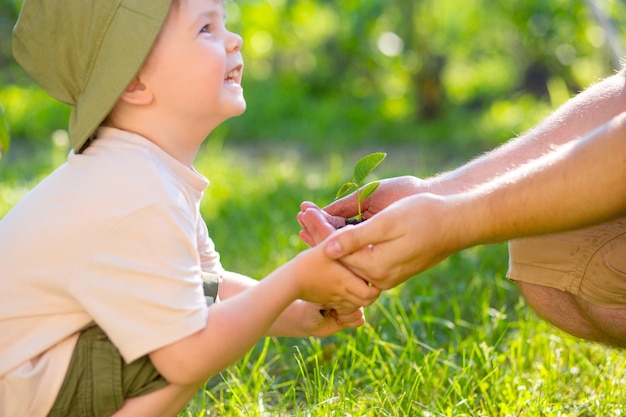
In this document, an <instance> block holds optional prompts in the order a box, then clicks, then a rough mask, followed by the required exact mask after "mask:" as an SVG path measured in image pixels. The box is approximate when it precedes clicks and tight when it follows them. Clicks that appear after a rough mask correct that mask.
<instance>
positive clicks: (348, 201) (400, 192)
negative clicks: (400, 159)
mask: <svg viewBox="0 0 626 417" xmlns="http://www.w3.org/2000/svg"><path fill="white" fill-rule="evenodd" d="M429 187H430V183H429V182H428V181H425V180H422V179H420V178H417V177H412V176H409V175H406V176H402V177H395V178H387V179H383V180H381V181H380V182H379V186H378V188H376V191H374V193H373V194H372V195H370V196H369V197H367V198H365V199H364V200H363V201H361V210H362V211H363V218H365V219H369V218H370V217H372V216H373V215H374V214H376V213H378V212H380V211H381V210H382V209H384V208H385V207H387V206H388V205H389V204H392V203H393V202H395V201H397V200H399V199H401V198H403V197H406V196H409V195H413V194H417V193H419V192H424V191H426V190H428V188H429ZM308 209H313V211H312V212H309V214H305V213H306V212H307V210H308ZM357 210H358V209H357V195H356V192H354V193H352V194H350V195H347V196H346V197H343V198H341V199H339V200H336V201H334V202H333V203H331V204H329V205H328V206H326V207H325V208H324V210H323V211H322V212H321V213H319V208H318V206H317V205H315V204H314V203H311V202H309V201H305V202H303V203H302V204H301V205H300V212H299V213H298V215H297V218H298V222H299V223H300V225H301V226H302V230H301V231H300V239H302V241H303V242H304V243H306V244H307V245H309V246H315V245H317V244H318V243H319V242H321V241H322V240H324V239H325V238H326V237H327V236H328V235H330V233H332V232H333V231H334V230H335V229H338V228H340V227H343V226H345V224H346V219H349V218H350V217H354V216H356V215H357V214H358V213H357ZM312 213H313V214H312ZM319 215H321V216H322V217H323V219H322V218H311V219H308V220H307V219H305V217H306V216H315V217H317V216H319ZM305 224H309V227H305Z"/></svg>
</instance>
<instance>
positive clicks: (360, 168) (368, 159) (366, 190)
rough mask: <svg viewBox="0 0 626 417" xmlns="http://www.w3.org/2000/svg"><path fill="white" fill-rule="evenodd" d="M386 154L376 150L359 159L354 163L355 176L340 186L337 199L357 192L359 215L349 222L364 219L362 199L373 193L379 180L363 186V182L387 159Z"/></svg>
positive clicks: (358, 221) (357, 221)
mask: <svg viewBox="0 0 626 417" xmlns="http://www.w3.org/2000/svg"><path fill="white" fill-rule="evenodd" d="M386 156H387V154H386V153H384V152H375V153H371V154H369V155H366V156H364V157H363V158H361V159H359V160H358V161H357V163H356V164H355V165H354V177H353V178H352V181H350V182H347V183H345V184H343V185H342V186H341V188H339V191H337V195H336V196H335V199H337V198H341V197H343V196H346V195H348V194H350V193H351V192H353V191H356V193H357V194H356V196H357V197H356V201H357V215H356V216H355V217H353V218H352V219H349V220H353V221H352V222H350V221H348V223H360V222H362V221H363V212H362V211H361V201H363V200H364V199H365V198H366V197H367V196H369V195H370V194H372V193H373V192H374V191H375V190H376V188H378V185H379V182H378V181H373V182H370V183H369V184H367V185H365V186H363V182H364V181H365V178H367V176H368V175H369V174H371V173H372V171H373V170H374V169H375V168H376V167H377V166H378V165H379V164H380V163H381V162H382V161H383V159H385V157H386Z"/></svg>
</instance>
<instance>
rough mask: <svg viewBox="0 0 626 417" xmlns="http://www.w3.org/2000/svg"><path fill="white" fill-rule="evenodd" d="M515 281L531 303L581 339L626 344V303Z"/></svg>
mask: <svg viewBox="0 0 626 417" xmlns="http://www.w3.org/2000/svg"><path fill="white" fill-rule="evenodd" d="M516 284H517V286H518V288H519V289H520V292H521V293H522V295H523V296H524V298H525V300H526V302H527V303H528V305H529V306H530V307H531V308H532V309H533V310H535V311H536V312H537V314H538V315H539V316H540V317H541V318H543V319H544V320H546V321H548V322H550V323H551V324H553V325H554V326H556V327H558V328H559V329H561V330H563V331H565V332H567V333H569V334H571V335H573V336H576V337H579V338H581V339H585V340H589V341H592V342H599V343H603V344H606V345H609V346H613V347H620V348H626V306H624V308H604V307H599V306H596V305H594V304H592V303H590V302H588V301H586V300H583V299H582V298H580V297H576V296H574V295H572V294H568V293H567V292H565V291H561V290H558V289H555V288H550V287H545V286H542V285H537V284H530V283H527V282H516Z"/></svg>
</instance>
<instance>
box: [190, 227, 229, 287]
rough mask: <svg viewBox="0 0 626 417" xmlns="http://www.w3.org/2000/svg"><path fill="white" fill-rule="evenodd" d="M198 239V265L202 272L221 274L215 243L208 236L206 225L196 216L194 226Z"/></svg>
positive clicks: (222, 269) (221, 268) (220, 264)
mask: <svg viewBox="0 0 626 417" xmlns="http://www.w3.org/2000/svg"><path fill="white" fill-rule="evenodd" d="M196 232H197V239H198V253H199V254H200V264H201V265H202V270H203V271H205V272H209V273H211V274H217V275H220V274H223V273H224V268H223V267H222V263H221V262H220V254H219V252H217V250H216V249H215V243H214V242H213V240H212V239H211V237H210V236H209V231H208V229H207V225H206V223H205V222H204V219H202V217H201V216H198V221H197V224H196Z"/></svg>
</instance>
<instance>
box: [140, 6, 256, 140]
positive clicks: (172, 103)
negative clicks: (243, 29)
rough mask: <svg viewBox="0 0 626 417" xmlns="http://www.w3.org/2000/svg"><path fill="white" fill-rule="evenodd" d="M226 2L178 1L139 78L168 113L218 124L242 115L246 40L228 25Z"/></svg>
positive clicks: (244, 104) (183, 118) (203, 122)
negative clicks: (230, 30) (229, 29)
mask: <svg viewBox="0 0 626 417" xmlns="http://www.w3.org/2000/svg"><path fill="white" fill-rule="evenodd" d="M224 20H225V14H224V9H223V2H222V1H219V0H174V3H173V5H172V8H171V10H170V13H169V15H168V18H167V19H166V21H165V24H164V26H163V28H162V30H161V33H160V34H159V38H158V39H157V41H156V43H155V45H154V47H153V49H152V51H151V53H150V56H149V57H148V59H147V61H146V63H145V64H144V67H143V68H142V70H141V71H140V73H139V78H140V79H141V80H142V81H143V82H144V83H146V84H147V85H148V86H149V88H151V89H152V90H153V92H154V94H155V100H156V101H158V102H159V103H160V105H162V106H165V108H166V109H167V114H168V115H171V116H172V117H178V118H180V120H181V123H200V124H202V125H207V126H208V128H209V129H212V128H214V127H215V126H216V125H217V124H219V123H221V122H223V121H224V120H226V119H228V118H230V117H233V116H237V115H239V114H241V113H242V112H243V111H244V110H245V108H246V102H245V99H244V97H243V89H242V88H241V75H242V69H243V59H242V57H241V53H240V49H241V44H242V40H241V37H240V36H239V35H237V34H234V33H232V32H229V31H228V30H227V29H226V27H225V22H224Z"/></svg>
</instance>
